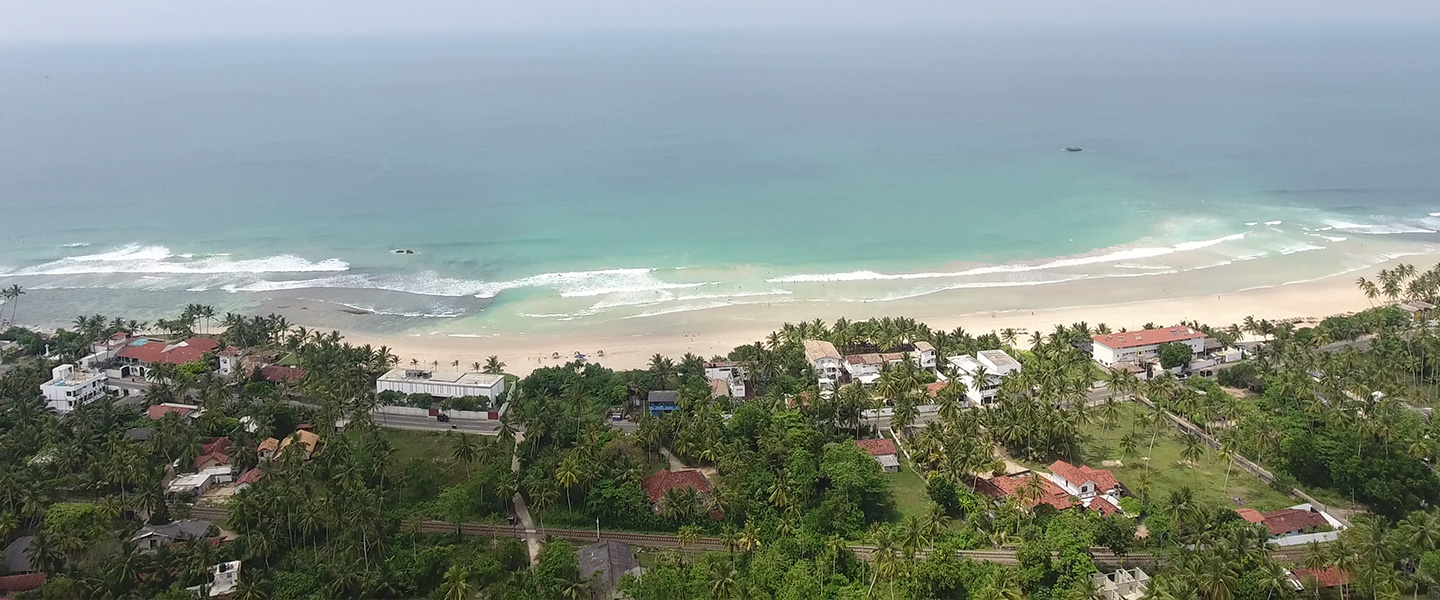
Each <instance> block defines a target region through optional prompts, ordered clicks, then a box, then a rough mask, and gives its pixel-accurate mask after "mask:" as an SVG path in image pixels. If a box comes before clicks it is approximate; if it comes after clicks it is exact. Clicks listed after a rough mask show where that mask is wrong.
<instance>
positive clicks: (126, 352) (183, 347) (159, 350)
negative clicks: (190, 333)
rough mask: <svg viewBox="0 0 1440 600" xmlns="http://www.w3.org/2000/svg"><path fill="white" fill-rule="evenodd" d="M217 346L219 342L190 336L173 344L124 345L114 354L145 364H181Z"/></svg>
mask: <svg viewBox="0 0 1440 600" xmlns="http://www.w3.org/2000/svg"><path fill="white" fill-rule="evenodd" d="M218 347H220V342H217V341H215V340H212V339H210V338H202V337H192V338H190V339H188V340H185V341H183V342H180V343H179V344H174V345H171V344H166V343H165V342H145V343H144V344H141V345H139V346H126V347H125V348H122V349H121V350H120V351H119V352H116V353H115V356H118V357H120V358H129V359H134V360H136V361H139V362H141V363H143V364H147V365H150V364H171V365H183V364H185V363H188V362H195V361H197V360H200V358H201V357H202V356H204V355H205V353H206V352H209V351H211V350H214V349H216V348H218ZM167 349H168V350H167Z"/></svg>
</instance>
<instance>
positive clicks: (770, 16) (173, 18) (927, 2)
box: [0, 0, 1440, 43]
mask: <svg viewBox="0 0 1440 600" xmlns="http://www.w3.org/2000/svg"><path fill="white" fill-rule="evenodd" d="M1186 22H1196V23H1203V22H1224V23H1254V22H1260V23H1275V22H1289V23H1303V24H1321V23H1325V24H1337V23H1376V22H1381V23H1384V22H1393V23H1409V24H1413V23H1417V22H1419V23H1440V2H1437V1H1435V0H1364V1H1357V0H1200V1H1186V0H505V1H503V2H502V1H495V0H0V43H3V42H32V41H96V40H115V39H174V38H188V37H209V38H214V37H226V38H234V37H256V36H267V37H268V36H284V37H292V36H316V35H327V36H328V35H377V34H378V35H386V34H407V33H450V32H467V31H527V30H617V29H682V28H715V27H719V28H748V27H782V28H791V27H802V28H819V29H824V28H856V27H909V26H926V27H937V26H938V27H946V26H958V25H966V24H970V25H982V26H1020V25H1025V24H1032V25H1039V26H1054V25H1099V24H1117V23H1118V24H1139V23H1186Z"/></svg>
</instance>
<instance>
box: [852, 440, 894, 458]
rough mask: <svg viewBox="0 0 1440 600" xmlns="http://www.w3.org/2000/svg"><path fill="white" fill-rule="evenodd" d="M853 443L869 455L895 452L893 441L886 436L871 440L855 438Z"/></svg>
mask: <svg viewBox="0 0 1440 600" xmlns="http://www.w3.org/2000/svg"><path fill="white" fill-rule="evenodd" d="M855 445H856V446H859V447H860V449H861V450H864V451H866V452H869V453H870V456H884V455H886V454H895V442H894V441H893V440H890V439H887V438H879V439H873V440H855Z"/></svg>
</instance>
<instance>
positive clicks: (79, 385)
mask: <svg viewBox="0 0 1440 600" xmlns="http://www.w3.org/2000/svg"><path fill="white" fill-rule="evenodd" d="M109 381H110V378H109V377H107V376H106V375H105V374H104V373H102V372H99V371H91V370H87V369H83V368H80V367H77V366H76V365H60V366H58V367H55V368H54V369H51V370H50V381H47V382H45V383H42V384H40V393H41V394H44V395H45V403H46V405H48V406H49V407H50V410H52V411H55V413H56V414H61V415H63V414H65V413H68V412H70V411H72V410H75V407H77V406H80V405H81V404H84V403H86V402H90V401H92V400H95V399H96V398H99V397H101V396H104V395H105V384H106V383H108V382H109Z"/></svg>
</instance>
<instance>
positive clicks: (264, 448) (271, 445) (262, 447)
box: [255, 438, 280, 452]
mask: <svg viewBox="0 0 1440 600" xmlns="http://www.w3.org/2000/svg"><path fill="white" fill-rule="evenodd" d="M279 447H280V440H277V439H275V438H265V441H263V442H260V444H259V445H258V446H256V447H255V451H256V452H274V451H275V449H276V448H279Z"/></svg>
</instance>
